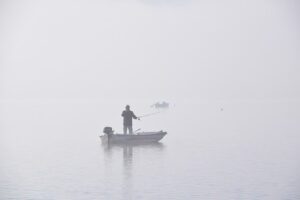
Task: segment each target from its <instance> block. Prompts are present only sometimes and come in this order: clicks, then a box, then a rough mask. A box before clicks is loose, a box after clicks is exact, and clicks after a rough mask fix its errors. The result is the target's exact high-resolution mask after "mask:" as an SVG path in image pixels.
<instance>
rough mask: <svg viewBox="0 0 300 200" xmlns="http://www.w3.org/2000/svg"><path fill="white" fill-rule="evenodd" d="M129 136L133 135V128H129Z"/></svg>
mask: <svg viewBox="0 0 300 200" xmlns="http://www.w3.org/2000/svg"><path fill="white" fill-rule="evenodd" d="M128 129H129V134H130V135H132V126H128Z"/></svg>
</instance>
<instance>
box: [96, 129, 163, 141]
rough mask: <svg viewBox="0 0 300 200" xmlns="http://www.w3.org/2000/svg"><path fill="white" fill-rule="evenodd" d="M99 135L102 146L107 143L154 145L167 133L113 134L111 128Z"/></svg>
mask: <svg viewBox="0 0 300 200" xmlns="http://www.w3.org/2000/svg"><path fill="white" fill-rule="evenodd" d="M103 132H104V133H105V134H104V135H101V136H100V138H101V141H102V143H104V144H107V143H114V144H120V143H125V144H126V143H133V144H144V143H154V142H158V141H160V140H161V139H162V138H163V137H164V136H165V135H166V134H167V132H165V131H153V132H137V133H134V134H128V135H127V134H126V135H125V134H115V133H114V131H113V130H112V128H111V127H105V128H104V130H103Z"/></svg>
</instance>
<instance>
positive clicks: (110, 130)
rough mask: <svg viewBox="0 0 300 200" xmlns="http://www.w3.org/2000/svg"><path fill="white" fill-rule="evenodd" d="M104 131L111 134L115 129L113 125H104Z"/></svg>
mask: <svg viewBox="0 0 300 200" xmlns="http://www.w3.org/2000/svg"><path fill="white" fill-rule="evenodd" d="M103 133H105V134H107V135H110V134H113V133H114V131H113V129H112V127H109V126H106V127H104V129H103Z"/></svg>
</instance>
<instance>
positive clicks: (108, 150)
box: [102, 142, 165, 199]
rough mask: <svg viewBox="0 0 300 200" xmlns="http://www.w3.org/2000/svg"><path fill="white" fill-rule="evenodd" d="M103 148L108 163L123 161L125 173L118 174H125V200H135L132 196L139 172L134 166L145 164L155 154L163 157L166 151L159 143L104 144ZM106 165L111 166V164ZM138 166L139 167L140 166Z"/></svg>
mask: <svg viewBox="0 0 300 200" xmlns="http://www.w3.org/2000/svg"><path fill="white" fill-rule="evenodd" d="M102 147H103V148H104V153H105V157H106V158H108V159H106V162H119V161H120V160H121V159H122V163H123V171H121V172H120V171H119V172H117V173H121V174H123V183H122V191H123V194H122V197H123V199H134V197H133V196H132V195H134V193H133V190H134V181H133V180H134V178H133V177H134V172H135V171H137V170H138V169H135V165H134V164H135V163H142V162H144V161H143V159H145V158H146V159H147V157H148V156H149V157H152V156H153V154H155V156H156V155H158V156H161V155H163V151H164V149H165V146H164V145H163V144H162V143H159V142H157V143H149V144H106V145H103V144H102ZM140 155H143V156H140ZM134 156H136V160H135V159H134ZM121 157H122V158H121ZM106 164H108V165H110V164H109V163H106ZM137 166H139V164H138V165H137ZM134 169H135V170H134ZM107 171H110V170H107ZM115 173H116V172H115ZM107 175H109V174H107Z"/></svg>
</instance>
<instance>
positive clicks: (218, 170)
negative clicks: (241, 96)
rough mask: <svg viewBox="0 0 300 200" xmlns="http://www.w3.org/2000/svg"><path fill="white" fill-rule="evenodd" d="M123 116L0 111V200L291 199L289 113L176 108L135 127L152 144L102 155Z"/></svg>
mask: <svg viewBox="0 0 300 200" xmlns="http://www.w3.org/2000/svg"><path fill="white" fill-rule="evenodd" d="M123 107H124V105H120V104H119V103H114V102H96V101H93V102H89V101H60V102H54V101H47V102H45V101H43V102H38V101H28V102H10V103H8V102H6V103H5V102H3V103H1V107H0V108H1V146H0V148H1V151H0V160H1V164H0V170H1V171H0V177H1V179H0V186H1V187H0V195H1V199H20V200H21V199H22V200H24V199H42V200H47V199H49V200H50V199H70V200H77V199H78V200H79V199H80V200H82V199H89V200H91V199H249V200H254V199H272V200H273V199H300V190H299V186H300V180H299V178H300V172H299V167H300V160H299V146H300V140H299V139H300V137H299V130H300V124H299V118H300V105H299V103H297V102H231V103H224V102H223V103H217V102H216V103H214V102H209V103H207V102H206V103H205V102H204V103H203V102H202V103H201V102H198V103H195V102H194V103H191V102H181V103H179V104H176V105H174V106H172V108H170V109H169V110H168V111H167V112H163V113H161V114H158V115H154V116H151V117H148V118H144V119H143V120H142V121H140V122H138V121H135V124H134V126H135V127H134V128H135V129H137V128H142V130H161V129H163V130H166V131H168V135H167V136H166V137H165V138H164V139H163V140H162V141H161V143H158V144H153V145H139V146H103V145H102V144H101V142H100V140H99V138H98V135H99V134H101V131H102V128H103V127H104V126H106V125H110V126H113V127H114V128H115V130H117V131H119V130H121V124H122V123H121V121H122V119H121V116H120V114H121V111H122V109H123ZM132 107H133V110H134V111H135V112H136V114H138V115H139V114H146V113H149V112H152V110H151V108H149V104H147V103H145V102H136V103H133V104H132Z"/></svg>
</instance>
